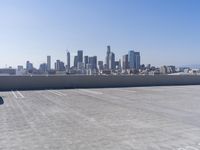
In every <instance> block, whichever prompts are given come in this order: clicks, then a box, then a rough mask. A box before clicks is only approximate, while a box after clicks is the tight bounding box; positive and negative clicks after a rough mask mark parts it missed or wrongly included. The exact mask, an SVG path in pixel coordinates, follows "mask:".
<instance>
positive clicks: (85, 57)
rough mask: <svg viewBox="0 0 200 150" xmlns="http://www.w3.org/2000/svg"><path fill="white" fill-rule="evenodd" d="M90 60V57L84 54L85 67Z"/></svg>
mask: <svg viewBox="0 0 200 150" xmlns="http://www.w3.org/2000/svg"><path fill="white" fill-rule="evenodd" d="M88 62H89V58H88V56H84V63H85V68H86V66H87V64H88Z"/></svg>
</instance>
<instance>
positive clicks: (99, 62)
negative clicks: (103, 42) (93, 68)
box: [98, 61, 103, 70]
mask: <svg viewBox="0 0 200 150" xmlns="http://www.w3.org/2000/svg"><path fill="white" fill-rule="evenodd" d="M98 69H99V70H103V61H98Z"/></svg>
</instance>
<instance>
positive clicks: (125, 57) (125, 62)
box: [122, 54, 129, 70]
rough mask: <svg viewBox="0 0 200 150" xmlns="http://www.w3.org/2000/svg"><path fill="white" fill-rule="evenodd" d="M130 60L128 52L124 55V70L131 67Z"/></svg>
mask: <svg viewBox="0 0 200 150" xmlns="http://www.w3.org/2000/svg"><path fill="white" fill-rule="evenodd" d="M128 65H129V62H128V54H127V55H124V56H123V58H122V69H123V70H126V69H128V68H129V66H128Z"/></svg>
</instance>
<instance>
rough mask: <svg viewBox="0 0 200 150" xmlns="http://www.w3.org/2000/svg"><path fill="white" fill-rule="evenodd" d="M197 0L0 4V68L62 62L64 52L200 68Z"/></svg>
mask: <svg viewBox="0 0 200 150" xmlns="http://www.w3.org/2000/svg"><path fill="white" fill-rule="evenodd" d="M199 8H200V1H199V0H0V56H1V58H0V67H6V66H7V67H8V66H13V67H17V65H25V62H26V61H27V60H30V61H31V62H32V63H33V64H34V66H35V67H38V66H39V64H40V63H43V62H46V56H47V55H51V57H52V61H53V62H54V61H55V60H57V59H60V60H62V61H64V62H66V50H69V51H70V52H71V55H72V56H73V55H76V52H77V50H84V55H89V56H94V55H97V56H98V60H105V55H106V46H107V45H110V46H111V51H113V52H114V53H115V55H116V58H117V59H120V58H121V57H122V55H125V54H127V53H128V51H129V50H135V51H139V52H140V53H141V63H143V64H149V63H150V64H152V65H155V66H160V65H177V66H180V65H186V64H200V9H199Z"/></svg>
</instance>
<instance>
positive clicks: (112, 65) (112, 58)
mask: <svg viewBox="0 0 200 150" xmlns="http://www.w3.org/2000/svg"><path fill="white" fill-rule="evenodd" d="M108 65H109V67H108V69H109V70H114V69H115V54H114V53H113V52H111V53H110V54H109V64H108Z"/></svg>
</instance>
